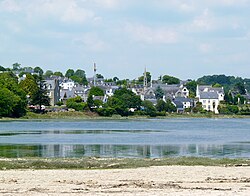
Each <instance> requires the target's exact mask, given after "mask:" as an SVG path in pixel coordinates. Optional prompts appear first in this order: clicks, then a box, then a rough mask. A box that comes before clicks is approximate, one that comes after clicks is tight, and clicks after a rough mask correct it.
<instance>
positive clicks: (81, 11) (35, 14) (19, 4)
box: [0, 0, 95, 23]
mask: <svg viewBox="0 0 250 196" xmlns="http://www.w3.org/2000/svg"><path fill="white" fill-rule="evenodd" d="M84 5H85V4H84V1H79V0H36V1H30V0H22V1H17V0H4V1H2V2H1V3H0V10H5V11H9V12H17V11H19V12H22V14H23V15H25V16H27V18H28V19H29V21H37V20H38V19H47V18H53V19H55V20H59V21H61V22H66V23H83V22H86V21H88V20H91V19H93V18H94V17H95V14H94V12H93V11H91V10H89V9H87V8H86V6H84Z"/></svg>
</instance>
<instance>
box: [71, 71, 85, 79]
mask: <svg viewBox="0 0 250 196" xmlns="http://www.w3.org/2000/svg"><path fill="white" fill-rule="evenodd" d="M74 76H77V77H79V78H85V77H86V74H85V71H84V70H81V69H78V70H76V72H75V74H74Z"/></svg>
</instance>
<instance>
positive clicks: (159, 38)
mask: <svg viewBox="0 0 250 196" xmlns="http://www.w3.org/2000/svg"><path fill="white" fill-rule="evenodd" d="M125 30H126V31H127V32H128V33H129V34H130V35H131V36H132V38H133V39H135V40H136V41H139V42H144V43H147V44H171V43H176V42H178V35H177V32H175V31H174V30H171V29H168V28H163V27H160V28H159V27H157V28H153V27H149V26H145V25H132V24H128V25H127V26H126V27H125Z"/></svg>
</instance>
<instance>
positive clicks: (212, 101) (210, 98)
mask: <svg viewBox="0 0 250 196" xmlns="http://www.w3.org/2000/svg"><path fill="white" fill-rule="evenodd" d="M224 96H225V93H224V89H223V87H219V88H213V87H212V86H208V85H206V86H200V85H197V89H196V97H197V98H198V99H199V102H201V103H202V107H203V108H204V109H205V110H207V111H212V112H214V113H215V114H219V111H218V106H219V104H220V101H224Z"/></svg>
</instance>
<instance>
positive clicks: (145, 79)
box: [143, 67, 148, 90]
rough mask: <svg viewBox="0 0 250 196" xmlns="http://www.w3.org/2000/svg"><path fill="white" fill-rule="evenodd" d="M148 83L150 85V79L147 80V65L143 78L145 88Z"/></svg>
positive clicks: (145, 88)
mask: <svg viewBox="0 0 250 196" xmlns="http://www.w3.org/2000/svg"><path fill="white" fill-rule="evenodd" d="M147 85H148V81H147V70H146V67H145V70H144V78H143V87H144V90H147Z"/></svg>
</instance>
